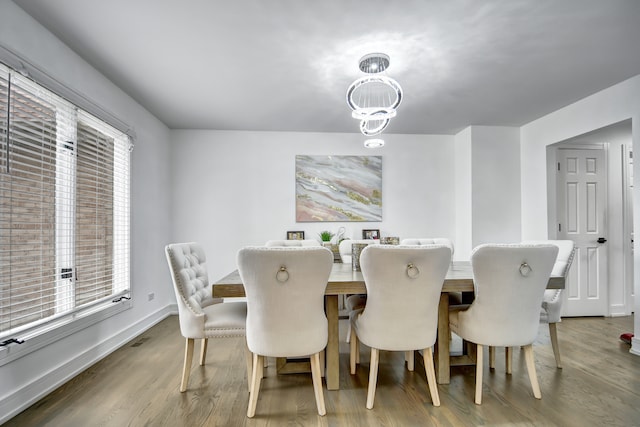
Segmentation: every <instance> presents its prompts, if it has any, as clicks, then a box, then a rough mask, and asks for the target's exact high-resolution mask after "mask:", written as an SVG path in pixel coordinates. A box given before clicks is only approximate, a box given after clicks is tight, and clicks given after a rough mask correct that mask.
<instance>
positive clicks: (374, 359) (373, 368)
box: [367, 347, 380, 409]
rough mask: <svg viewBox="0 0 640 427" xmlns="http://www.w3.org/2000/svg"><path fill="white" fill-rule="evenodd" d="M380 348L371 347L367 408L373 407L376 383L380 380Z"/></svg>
mask: <svg viewBox="0 0 640 427" xmlns="http://www.w3.org/2000/svg"><path fill="white" fill-rule="evenodd" d="M379 353H380V350H378V349H377V348H373V347H372V348H371V364H370V366H369V389H368V391H367V409H373V401H374V399H375V397H376V384H377V382H378V361H379V356H380V354H379Z"/></svg>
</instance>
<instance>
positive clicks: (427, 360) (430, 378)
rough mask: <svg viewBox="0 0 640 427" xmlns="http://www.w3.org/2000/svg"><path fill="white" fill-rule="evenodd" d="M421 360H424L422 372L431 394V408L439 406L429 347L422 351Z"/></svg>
mask: <svg viewBox="0 0 640 427" xmlns="http://www.w3.org/2000/svg"><path fill="white" fill-rule="evenodd" d="M422 359H423V360H424V370H425V371H426V373H427V383H428V384H429V393H431V401H432V402H433V406H440V395H439V394H438V384H437V383H436V369H435V366H434V364H433V351H432V350H431V347H429V348H425V349H424V350H422Z"/></svg>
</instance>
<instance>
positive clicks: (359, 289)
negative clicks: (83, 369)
mask: <svg viewBox="0 0 640 427" xmlns="http://www.w3.org/2000/svg"><path fill="white" fill-rule="evenodd" d="M547 289H564V278H562V277H555V276H554V277H551V278H550V279H549V284H548V285H547ZM442 291H443V292H472V291H473V272H472V271H471V263H470V262H469V261H454V262H453V263H452V265H451V267H450V268H449V271H448V272H447V276H446V278H445V280H444V285H443V287H442ZM366 292H367V289H366V287H365V285H364V279H363V277H362V272H361V271H353V269H352V268H351V264H349V263H347V264H343V263H334V264H333V268H332V269H331V275H330V276H329V282H328V283H327V289H326V291H325V295H344V294H364V293H366ZM213 296H214V297H216V298H229V297H244V296H245V294H244V287H243V286H242V280H240V273H239V272H238V270H234V271H233V272H231V273H229V274H227V275H226V276H225V277H223V278H222V279H220V280H218V281H216V282H214V283H213Z"/></svg>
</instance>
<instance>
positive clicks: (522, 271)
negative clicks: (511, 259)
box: [520, 262, 533, 277]
mask: <svg viewBox="0 0 640 427" xmlns="http://www.w3.org/2000/svg"><path fill="white" fill-rule="evenodd" d="M531 271H533V270H532V269H531V267H529V264H527V263H526V262H523V263H522V264H520V274H521V275H522V276H524V277H527V276H528V275H529V273H531Z"/></svg>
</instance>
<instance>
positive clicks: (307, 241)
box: [264, 239, 322, 248]
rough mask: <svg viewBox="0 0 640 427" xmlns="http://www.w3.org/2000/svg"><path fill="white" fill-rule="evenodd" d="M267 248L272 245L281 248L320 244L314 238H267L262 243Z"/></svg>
mask: <svg viewBox="0 0 640 427" xmlns="http://www.w3.org/2000/svg"><path fill="white" fill-rule="evenodd" d="M264 245H265V246H266V247H268V248H272V247H283V248H293V247H315V246H322V245H321V244H320V242H318V241H317V240H315V239H304V240H267V242H266V243H265V244H264Z"/></svg>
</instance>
